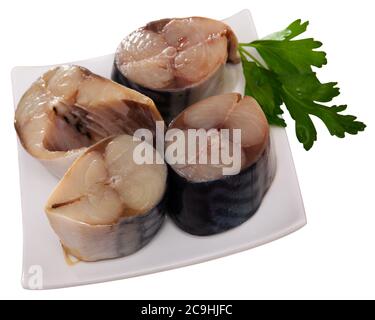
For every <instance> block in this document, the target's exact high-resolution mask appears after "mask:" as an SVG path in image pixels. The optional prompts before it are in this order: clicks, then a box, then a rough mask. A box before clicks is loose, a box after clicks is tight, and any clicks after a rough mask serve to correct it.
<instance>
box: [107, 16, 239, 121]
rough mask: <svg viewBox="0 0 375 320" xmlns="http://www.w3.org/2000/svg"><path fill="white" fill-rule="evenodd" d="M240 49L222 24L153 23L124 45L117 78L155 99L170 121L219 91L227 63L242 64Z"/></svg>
mask: <svg viewBox="0 0 375 320" xmlns="http://www.w3.org/2000/svg"><path fill="white" fill-rule="evenodd" d="M237 47H238V41H237V38H236V36H235V34H234V33H233V31H232V29H231V28H230V27H229V26H228V25H226V24H225V23H223V22H221V21H216V20H213V19H208V18H203V17H190V18H180V19H177V18H176V19H163V20H158V21H153V22H150V23H149V24H147V25H146V26H145V27H142V28H139V29H137V30H136V31H134V32H132V33H131V34H130V35H128V36H127V37H126V38H125V39H124V40H123V41H122V42H121V44H120V45H119V47H118V49H117V51H116V55H115V61H114V67H113V73H112V79H114V80H115V81H117V82H119V83H121V84H124V85H126V86H129V87H131V88H134V89H136V90H137V91H140V92H142V93H144V94H146V95H147V96H149V97H151V98H152V99H153V100H154V101H155V103H156V105H157V107H158V108H159V110H160V112H161V114H162V116H163V117H164V119H165V121H166V122H168V123H169V122H170V121H171V120H172V119H173V118H174V117H176V116H177V115H178V114H179V113H180V112H181V111H182V109H184V108H185V107H187V106H188V105H190V104H192V103H194V102H196V101H199V100H201V99H202V98H205V97H208V96H212V95H215V94H218V93H219V92H220V90H221V88H222V83H223V75H224V66H225V64H226V63H227V62H231V63H239V62H240V58H239V55H238V52H237Z"/></svg>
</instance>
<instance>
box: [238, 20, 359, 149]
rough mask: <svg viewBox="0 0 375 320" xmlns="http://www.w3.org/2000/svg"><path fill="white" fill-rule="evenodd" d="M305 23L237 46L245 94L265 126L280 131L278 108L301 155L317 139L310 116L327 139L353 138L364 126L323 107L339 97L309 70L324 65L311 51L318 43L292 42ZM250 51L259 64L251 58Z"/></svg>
mask: <svg viewBox="0 0 375 320" xmlns="http://www.w3.org/2000/svg"><path fill="white" fill-rule="evenodd" d="M307 26H308V22H305V23H302V22H301V20H296V21H294V22H293V23H292V24H290V25H289V26H288V27H287V28H286V29H284V30H282V31H279V32H276V33H274V34H272V35H270V36H268V37H266V38H264V39H262V40H257V41H253V42H251V43H241V44H240V46H239V52H240V55H241V60H242V65H243V70H244V75H245V79H246V87H245V94H246V95H250V96H253V97H254V98H255V99H256V100H257V101H258V102H259V104H260V105H261V107H262V108H263V111H264V113H265V114H266V116H267V119H268V122H269V123H270V124H273V125H278V126H283V127H285V126H286V123H285V121H284V120H283V119H282V118H281V117H280V115H281V114H282V113H283V111H282V109H281V105H282V104H283V103H284V104H285V106H286V109H287V110H288V111H289V113H290V115H291V117H292V118H293V119H294V121H295V126H296V135H297V138H298V140H299V141H300V142H301V143H302V144H303V146H304V148H305V149H306V150H309V149H310V148H311V147H312V146H313V144H314V142H315V141H316V139H317V132H316V129H315V126H314V123H313V122H312V120H311V116H316V117H318V118H319V119H321V120H322V121H323V122H324V124H325V125H326V127H327V128H328V130H329V132H330V133H331V135H334V136H337V137H339V138H343V137H345V133H349V134H357V133H358V132H359V131H363V130H364V129H365V128H366V125H365V124H364V123H362V122H360V121H356V119H357V118H356V117H355V116H351V115H343V114H341V112H343V111H345V110H346V108H347V106H344V105H342V106H331V107H329V106H326V105H323V104H322V103H327V102H330V101H331V100H332V99H333V98H335V97H336V96H338V95H339V94H340V90H339V88H338V87H337V83H336V82H329V83H321V82H320V81H319V79H318V77H317V74H316V73H315V72H314V70H313V68H314V67H316V68H321V67H322V66H324V65H325V64H327V59H326V53H325V52H323V51H317V50H316V49H318V48H320V47H321V46H322V43H321V42H319V41H316V40H314V39H301V40H293V39H294V38H296V37H297V36H298V35H300V34H302V33H303V32H305V31H306V29H307ZM249 48H253V49H256V51H257V52H258V54H259V55H260V56H261V58H262V60H263V61H264V62H263V61H260V59H257V58H256V57H255V55H254V54H251V53H250V51H249V50H248V49H249Z"/></svg>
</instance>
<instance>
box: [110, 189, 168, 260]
mask: <svg viewBox="0 0 375 320" xmlns="http://www.w3.org/2000/svg"><path fill="white" fill-rule="evenodd" d="M166 196H167V192H166V193H165V194H164V196H163V199H162V200H161V201H160V202H159V204H158V205H157V206H156V207H154V208H153V209H151V210H150V211H149V212H148V213H146V214H144V215H142V216H135V217H131V218H129V219H124V220H123V221H121V222H120V227H122V228H123V229H122V230H123V232H122V233H121V234H119V235H118V237H117V243H118V246H117V247H118V257H125V256H128V255H131V254H133V253H135V252H136V251H138V250H140V249H142V248H143V247H145V246H146V245H147V244H148V243H149V242H150V241H151V240H152V239H153V238H154V237H155V235H156V234H157V233H158V231H159V230H160V228H161V226H162V225H163V223H164V220H165V216H166V204H167V199H166Z"/></svg>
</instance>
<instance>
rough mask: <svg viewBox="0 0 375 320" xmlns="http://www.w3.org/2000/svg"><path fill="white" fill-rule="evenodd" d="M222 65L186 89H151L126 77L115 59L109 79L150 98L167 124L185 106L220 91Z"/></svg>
mask: <svg viewBox="0 0 375 320" xmlns="http://www.w3.org/2000/svg"><path fill="white" fill-rule="evenodd" d="M224 67H225V65H222V66H221V67H220V68H219V69H218V70H217V71H216V72H215V73H214V74H213V75H212V76H211V77H210V78H208V79H206V80H205V81H204V82H202V83H200V84H198V85H195V86H192V87H188V88H186V89H175V90H173V89H171V90H153V89H149V88H145V87H143V86H141V85H139V84H137V83H135V82H133V81H131V80H129V79H128V78H126V77H125V76H124V75H123V74H122V73H121V71H120V70H119V69H118V67H117V64H116V61H115V62H114V63H113V68H112V75H111V79H112V80H113V81H115V82H117V83H119V84H122V85H124V86H126V87H128V88H131V89H134V90H136V91H138V92H140V93H142V94H144V95H146V96H148V97H149V98H151V99H152V100H153V101H154V103H155V105H156V107H157V108H158V110H159V112H160V114H161V116H162V117H163V119H164V121H165V122H166V124H169V123H170V122H171V121H172V120H173V119H174V118H175V117H177V115H179V114H180V113H181V112H182V111H183V110H184V109H185V108H186V107H188V106H190V105H192V104H193V103H195V102H198V101H200V100H202V99H204V98H207V97H209V96H213V95H216V94H218V93H220V91H221V88H222V83H223V77H224Z"/></svg>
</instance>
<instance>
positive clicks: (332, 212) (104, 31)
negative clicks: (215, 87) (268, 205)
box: [0, 0, 375, 299]
mask: <svg viewBox="0 0 375 320" xmlns="http://www.w3.org/2000/svg"><path fill="white" fill-rule="evenodd" d="M244 8H248V9H250V10H251V11H252V14H253V17H254V20H255V23H256V26H257V30H258V33H259V35H260V36H264V35H267V34H269V33H271V32H273V31H276V30H278V29H281V28H283V27H286V26H287V25H288V24H289V23H290V22H292V21H293V20H295V19H297V18H302V19H303V20H309V21H310V23H311V24H310V28H309V30H310V31H309V36H314V37H316V38H317V39H319V40H321V41H322V42H323V43H324V47H323V48H324V50H325V51H326V52H327V53H328V61H329V63H328V66H326V67H325V68H324V69H323V70H320V71H319V73H320V74H321V77H322V80H324V81H338V82H339V84H340V87H341V92H342V94H341V95H340V97H339V98H338V99H337V103H347V104H348V105H349V112H350V113H352V114H355V115H357V116H358V117H359V118H360V120H363V121H364V122H366V124H367V125H368V128H367V129H366V131H365V132H364V133H361V134H359V135H358V136H354V137H352V136H350V137H347V138H345V139H344V140H340V139H337V138H335V137H331V136H330V135H329V133H328V132H327V131H326V129H325V128H324V127H323V126H322V125H321V124H320V123H319V122H318V121H316V124H317V127H318V141H317V143H316V145H315V146H314V147H313V149H312V150H311V151H309V152H306V151H304V149H303V148H302V146H301V145H300V144H299V143H298V142H297V140H296V138H295V134H294V128H293V126H292V121H290V119H289V118H287V121H288V123H289V124H290V126H289V128H288V135H289V139H290V143H291V147H292V151H293V156H294V159H295V162H296V167H297V172H298V176H299V180H300V185H301V189H302V194H303V198H304V201H305V207H306V213H307V217H308V225H307V226H306V227H305V228H303V229H302V230H300V231H298V232H297V233H295V234H292V235H290V236H288V237H286V238H283V239H281V240H278V241H276V242H273V243H271V244H268V245H265V246H263V247H260V248H256V249H253V250H251V251H247V252H243V253H239V254H236V255H233V256H230V257H226V258H222V259H219V260H215V261H211V262H207V263H204V264H199V265H195V266H191V267H186V268H182V269H178V270H173V271H168V272H164V273H159V274H154V275H149V276H143V277H139V278H134V279H129V280H124V281H117V282H111V283H104V284H96V285H91V286H84V287H78V288H71V289H60V290H53V291H40V292H36V291H26V290H24V289H22V287H21V284H20V277H21V258H22V221H21V206H20V194H19V184H18V166H17V165H18V164H17V152H16V134H15V131H14V129H13V102H12V88H11V82H10V71H11V68H12V67H14V66H16V65H45V64H54V63H61V62H66V61H74V60H80V59H86V58H90V57H95V56H100V55H104V54H108V53H110V52H113V51H114V49H115V48H116V46H117V44H118V42H119V41H120V40H121V39H122V38H123V37H124V36H125V35H126V34H127V33H129V32H131V31H132V30H134V29H135V28H137V27H139V26H142V25H143V24H144V23H146V22H148V21H151V20H156V19H159V18H164V17H175V16H191V15H201V16H208V17H212V18H217V19H222V18H225V17H227V16H230V15H232V14H233V13H236V12H237V11H239V10H241V9H244ZM374 9H375V7H374V4H373V1H370V0H368V1H366V0H359V1H344V0H341V1H327V0H323V1H321V0H314V1H301V0H299V1H292V0H283V1H266V0H253V1H251V0H246V1H239V0H238V1H235V0H231V1H229V2H228V1H202V0H199V1H193V0H187V1H177V0H173V1H162V0H159V1H131V0H129V1H124V0H122V1H112V0H105V1H103V0H102V1H77V0H74V1H71V0H65V1H37V0H29V1H17V0H12V1H0V84H1V85H0V92H1V110H2V111H1V116H0V121H1V123H0V130H1V132H0V134H1V135H0V136H1V142H2V143H1V144H2V149H1V150H2V151H1V167H0V168H1V184H0V187H1V194H0V196H1V213H2V218H1V222H2V223H1V226H0V263H1V264H0V298H13V299H16V298H22V299H42V298H43V299H46V298H47V299H48V298H50V299H55V298H69V299H74V298H84V299H86V298H97V299H117V298H118V299H172V298H174V299H180V298H181V299H193V298H195V299H266V298H271V299H274V298H275V299H278V298H281V299H283V298H286V299H304V298H313V299H315V298H323V299H324V298H375V210H374V209H375V205H374V201H375V188H374V182H375V175H374V172H375V168H374V166H375V157H374V152H373V148H374V147H375V143H374V142H375V135H374V126H375V102H374V101H375V99H374V93H375V80H374V75H375V68H374V59H375V54H374V52H375V50H374V49H375V46H374V42H375V39H374V30H375V23H374V17H373V15H374V12H375V10H374Z"/></svg>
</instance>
